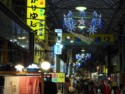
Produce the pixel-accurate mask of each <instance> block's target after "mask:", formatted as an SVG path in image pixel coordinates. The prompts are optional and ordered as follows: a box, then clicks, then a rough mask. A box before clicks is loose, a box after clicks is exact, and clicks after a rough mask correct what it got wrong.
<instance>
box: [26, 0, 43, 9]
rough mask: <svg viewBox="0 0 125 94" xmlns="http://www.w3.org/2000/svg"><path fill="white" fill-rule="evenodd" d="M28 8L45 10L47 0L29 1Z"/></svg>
mask: <svg viewBox="0 0 125 94" xmlns="http://www.w3.org/2000/svg"><path fill="white" fill-rule="evenodd" d="M36 5H37V6H36ZM27 6H28V7H40V8H45V0H27Z"/></svg>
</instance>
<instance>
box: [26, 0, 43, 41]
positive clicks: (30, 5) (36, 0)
mask: <svg viewBox="0 0 125 94" xmlns="http://www.w3.org/2000/svg"><path fill="white" fill-rule="evenodd" d="M44 14H45V0H27V25H28V26H30V27H31V28H32V29H33V32H34V31H35V32H36V35H37V36H38V37H39V39H42V40H44V39H45V15H44Z"/></svg>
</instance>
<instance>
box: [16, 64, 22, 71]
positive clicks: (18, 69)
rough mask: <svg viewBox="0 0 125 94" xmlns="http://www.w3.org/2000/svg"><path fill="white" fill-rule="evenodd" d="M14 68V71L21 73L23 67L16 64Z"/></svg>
mask: <svg viewBox="0 0 125 94" xmlns="http://www.w3.org/2000/svg"><path fill="white" fill-rule="evenodd" d="M15 68H16V70H17V71H19V72H22V71H23V68H24V66H23V65H21V64H18V65H16V66H15Z"/></svg>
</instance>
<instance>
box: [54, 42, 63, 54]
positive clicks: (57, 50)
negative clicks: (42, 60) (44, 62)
mask: <svg viewBox="0 0 125 94" xmlns="http://www.w3.org/2000/svg"><path fill="white" fill-rule="evenodd" d="M54 54H57V55H60V54H62V45H61V44H60V43H56V45H54Z"/></svg>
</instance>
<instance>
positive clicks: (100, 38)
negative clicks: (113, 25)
mask: <svg viewBox="0 0 125 94" xmlns="http://www.w3.org/2000/svg"><path fill="white" fill-rule="evenodd" d="M89 37H90V38H92V39H93V40H94V42H114V35H113V34H94V35H89Z"/></svg>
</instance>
